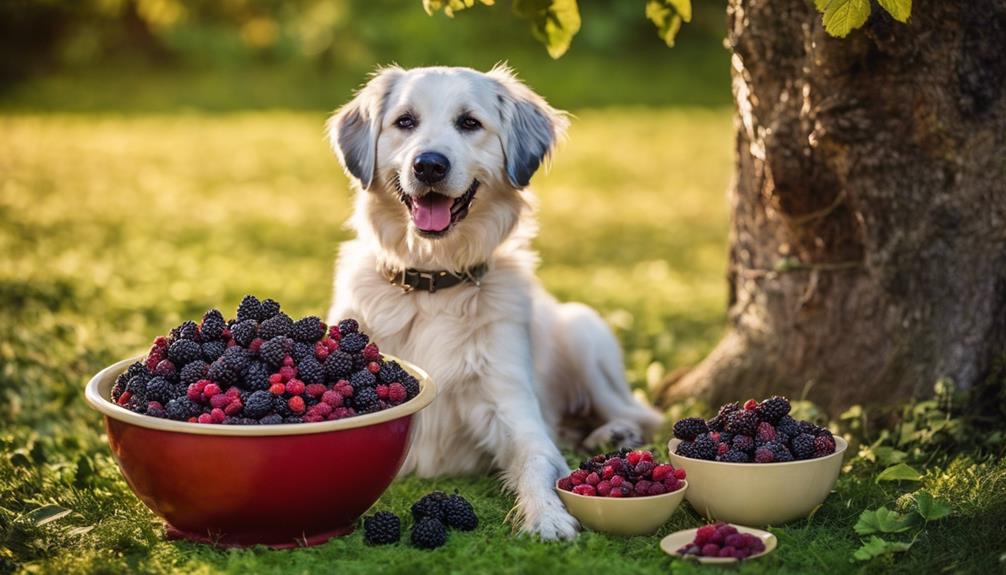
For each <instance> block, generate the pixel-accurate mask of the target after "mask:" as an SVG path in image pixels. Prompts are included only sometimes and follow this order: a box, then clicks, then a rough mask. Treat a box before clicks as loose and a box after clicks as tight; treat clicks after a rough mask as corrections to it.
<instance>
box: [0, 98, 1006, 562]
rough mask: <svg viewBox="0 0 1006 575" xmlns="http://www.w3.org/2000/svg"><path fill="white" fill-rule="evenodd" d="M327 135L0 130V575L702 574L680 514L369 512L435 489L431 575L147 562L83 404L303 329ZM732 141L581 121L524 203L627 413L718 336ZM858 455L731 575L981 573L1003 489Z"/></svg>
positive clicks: (689, 517) (423, 558)
mask: <svg viewBox="0 0 1006 575" xmlns="http://www.w3.org/2000/svg"><path fill="white" fill-rule="evenodd" d="M323 120H324V115H323V114H321V113H312V112H296V113H294V112H246V113H232V114H220V115H208V114H199V113H188V114H187V113H179V114H168V115H132V116H126V117H123V116H116V115H110V114H109V115H105V114H95V113H89V114H74V115H58V114H44V115H31V114H24V115H12V114H8V115H6V116H0V135H2V137H0V253H3V254H4V257H3V258H0V310H2V311H0V319H2V321H0V394H2V401H0V424H2V430H0V442H2V445H3V457H2V458H0V572H8V571H18V570H23V571H25V572H32V573H36V572H37V573H121V572H142V573H168V572H184V573H220V572H225V573H316V572H339V573H371V572H387V573H420V572H429V573H455V572H457V573H462V572H466V573H467V572H480V571H484V572H500V573H539V572H553V573H557V572H564V573H583V572H588V571H589V572H600V573H623V572H624V573H630V572H631V573H659V572H667V571H668V570H669V569H673V571H674V572H681V573H711V572H716V571H715V570H713V569H707V568H699V567H696V566H694V565H691V564H686V563H683V562H680V561H673V560H672V559H670V558H669V557H666V556H664V555H663V554H662V553H661V552H660V551H659V549H658V547H657V542H658V541H659V537H660V536H661V535H663V534H666V533H669V532H671V531H674V530H676V529H680V528H685V527H690V526H695V525H698V524H700V519H699V518H698V517H697V515H696V514H695V513H694V512H692V511H691V510H690V509H689V508H687V506H685V507H684V508H683V509H682V510H681V511H679V512H678V513H676V514H675V516H674V517H673V519H672V520H671V521H670V522H669V523H668V524H667V525H666V526H665V527H663V528H662V529H661V531H660V533H658V535H656V536H652V537H635V538H628V539H619V538H613V537H607V536H603V535H598V534H594V533H584V534H582V535H581V536H580V537H579V538H578V539H577V540H576V541H574V542H569V543H552V544H543V543H540V542H537V541H535V540H533V539H530V538H525V537H518V536H515V535H513V534H512V533H511V527H510V526H509V525H508V524H506V522H505V521H504V517H505V516H506V514H507V511H508V510H509V509H510V507H511V506H512V499H511V498H510V497H509V496H508V495H506V494H503V493H501V492H500V490H499V487H498V483H497V482H496V481H495V480H494V479H493V478H491V477H485V478H450V479H443V480H437V481H428V480H416V479H405V480H402V481H398V482H396V483H395V484H394V485H393V486H392V488H391V489H389V491H388V492H387V493H386V494H385V495H384V497H382V499H381V500H380V501H379V502H378V503H377V505H376V508H377V509H390V510H393V511H396V512H398V513H399V514H407V511H408V507H409V505H410V504H411V502H412V501H414V500H415V499H416V498H417V497H418V496H419V495H420V494H422V493H425V492H428V491H430V490H433V489H444V490H453V489H458V490H460V491H461V492H462V493H463V494H464V495H466V496H467V497H469V498H470V499H471V500H472V501H473V502H474V504H475V507H476V509H477V511H478V512H479V514H480V518H481V520H482V526H481V527H480V528H479V529H478V530H477V531H475V532H474V533H469V534H464V533H462V534H457V533H455V534H452V535H451V538H450V540H449V542H448V544H447V546H446V547H444V548H442V549H439V550H437V551H433V552H423V551H418V550H414V549H412V548H410V547H408V546H405V545H396V546H392V547H387V548H370V547H367V546H365V545H364V544H363V542H362V538H361V535H360V533H359V532H357V533H354V534H352V535H350V536H348V537H345V538H342V539H337V540H333V541H331V542H329V543H327V544H325V545H321V546H318V547H314V548H307V549H297V550H294V551H270V550H267V549H251V550H242V551H218V550H215V549H212V548H208V547H203V546H199V545H193V544H188V543H181V542H167V541H164V540H163V539H162V528H161V524H160V523H159V521H158V520H157V519H156V518H155V517H154V516H153V515H152V514H151V513H150V512H149V511H148V510H147V509H146V508H145V507H144V506H143V505H142V504H141V503H140V502H139V501H138V500H137V499H136V498H135V497H134V496H133V495H132V494H131V492H130V491H129V489H128V488H127V486H126V484H125V483H124V481H123V480H122V479H121V477H120V475H119V473H118V470H117V468H116V467H115V464H114V462H113V461H112V459H111V456H110V453H109V451H108V448H107V445H106V444H105V440H104V437H103V436H102V433H101V426H100V419H99V418H98V417H97V416H96V415H95V414H94V413H92V412H91V411H89V410H88V409H87V407H86V406H85V405H84V402H83V399H82V394H81V390H82V388H83V384H84V382H85V381H86V379H87V378H88V376H89V375H90V374H92V373H94V372H95V371H97V370H98V369H100V368H101V367H103V366H104V365H107V364H109V363H111V362H113V361H115V360H117V359H120V358H123V357H126V356H129V355H131V354H134V353H138V352H140V351H142V350H143V349H144V348H145V346H146V345H147V343H148V342H149V340H150V339H151V338H152V337H154V336H155V335H157V334H159V333H162V332H164V331H165V330H166V329H167V328H168V327H170V326H172V325H175V324H177V323H179V322H180V321H181V320H183V319H187V318H194V317H196V316H197V315H199V314H201V313H202V311H204V310H205V309H206V308H208V307H212V306H220V307H222V308H223V309H225V310H233V308H234V307H235V305H236V303H237V302H238V301H239V299H240V297H241V296H242V295H243V294H244V293H256V294H260V295H263V296H267V297H273V298H275V299H277V300H279V301H282V302H283V303H284V307H287V308H289V309H290V311H291V313H293V314H307V313H315V314H320V315H322V314H323V311H324V310H325V309H326V306H327V304H328V301H329V297H330V293H329V292H330V283H331V274H332V260H333V257H334V254H335V250H336V248H337V246H338V243H339V242H340V241H341V240H344V239H346V238H347V237H348V232H347V231H346V230H345V229H344V228H343V222H344V221H345V219H346V217H347V216H348V213H349V207H350V198H349V194H348V191H347V182H346V179H345V177H344V176H343V174H342V172H341V170H340V168H339V166H338V164H337V162H336V160H335V158H334V157H333V155H332V154H331V153H330V152H329V151H328V150H327V149H326V147H325V143H324V141H323V138H322V133H321V124H322V122H323ZM731 134H732V122H731V118H730V113H729V111H728V110H725V109H675V110H667V109H650V108H625V109H617V108H612V109H604V110H585V111H582V112H580V113H579V114H578V117H577V118H576V120H575V121H574V127H573V129H572V131H571V134H570V139H569V141H568V143H567V144H565V145H564V146H563V148H562V149H561V150H560V152H559V154H558V155H557V157H556V160H555V162H554V165H553V168H552V171H551V172H550V173H549V174H547V175H539V176H538V177H537V179H536V189H537V190H538V192H539V195H540V199H541V202H540V219H541V223H542V232H541V235H540V238H539V240H538V241H537V247H538V249H539V250H540V251H541V254H542V257H543V264H542V266H541V272H540V276H541V278H542V280H543V281H544V283H545V284H546V285H547V286H548V287H549V288H550V289H551V290H552V291H553V292H554V293H556V294H557V295H558V296H559V297H560V298H562V299H577V300H580V301H584V302H586V303H588V304H591V305H593V306H595V307H596V308H597V309H599V310H600V311H601V312H602V313H603V314H604V316H605V317H606V318H607V319H608V321H609V322H610V324H611V325H612V326H613V328H614V329H615V330H616V332H617V334H618V336H619V338H620V340H621V341H622V343H623V345H624V347H625V350H626V362H627V366H626V369H627V373H628V375H629V378H630V381H631V382H632V384H633V385H634V386H635V387H637V388H639V389H640V390H643V391H645V390H646V389H647V386H648V385H650V384H653V383H655V382H657V381H659V380H660V378H661V377H662V375H663V374H664V373H665V372H666V371H667V370H670V369H674V368H676V367H679V366H681V365H687V364H689V363H692V362H695V361H697V360H698V359H700V358H701V357H702V355H703V354H704V353H705V352H706V351H708V350H709V349H710V348H711V346H712V345H713V344H714V343H715V341H716V339H717V337H718V336H719V335H720V334H721V333H722V330H723V329H724V325H725V320H724V311H725V300H726V282H725V265H726V248H727V228H728V208H727V201H726V196H725V193H726V190H727V187H728V185H729V180H730V174H731V168H732V165H731V154H732V136H731ZM804 408H805V409H806V406H804ZM701 409H702V406H699V405H684V406H675V408H673V409H672V413H673V414H680V413H682V412H683V411H685V410H701ZM873 437H876V435H874V436H873ZM660 439H661V442H658V443H657V444H656V445H660V444H661V443H662V442H663V441H664V440H666V436H664V437H662V438H660ZM906 451H908V450H907V449H906ZM864 453H865V454H866V455H867V457H864V458H857V459H856V460H855V461H852V462H850V464H849V468H848V472H847V473H845V474H844V475H843V476H842V478H841V479H840V481H839V484H838V487H837V489H836V492H835V493H833V494H832V495H831V496H830V497H829V498H828V500H827V501H826V502H825V504H824V505H823V506H822V507H821V508H820V509H818V510H817V512H816V513H814V515H813V516H812V518H810V519H808V520H803V521H799V522H795V523H793V524H790V525H787V526H786V527H783V528H774V529H773V532H775V533H776V534H777V535H778V537H779V539H780V547H779V550H778V551H777V552H776V553H775V554H773V555H772V556H770V557H767V558H764V559H759V560H758V561H755V562H752V563H750V564H746V565H744V566H743V567H741V568H740V569H739V571H740V572H743V573H770V572H773V573H774V572H787V573H821V572H829V573H832V572H834V573H844V572H848V573H854V572H878V573H880V572H905V573H909V572H916V573H924V572H935V571H948V572H970V573H989V572H994V571H997V570H1001V569H1002V568H1003V562H1002V559H1001V558H1000V554H1002V553H1004V552H1006V528H1004V524H1003V521H1002V518H1003V517H1004V516H1006V463H1003V461H1002V460H1001V459H999V458H995V457H992V456H990V455H988V454H987V453H986V452H982V451H972V452H967V453H964V454H960V453H956V454H955V453H948V452H946V451H941V452H939V453H934V454H932V455H931V456H928V457H927V458H926V459H925V460H923V461H921V462H915V460H913V461H912V462H913V464H914V465H915V466H916V467H917V468H919V469H920V470H921V471H922V472H923V477H922V478H921V479H920V480H919V481H907V482H906V481H902V482H877V481H875V479H876V476H877V474H878V472H879V471H880V470H881V469H883V460H884V459H885V458H888V459H889V458H890V457H891V453H890V452H882V451H879V450H878V451H877V452H876V453H874V452H873V451H870V450H867V451H865V452H864ZM877 453H880V454H881V456H880V457H879V459H880V460H881V461H880V462H877V463H874V462H871V461H870V456H876V454H877ZM580 455H582V454H575V453H569V457H570V461H571V462H573V461H575V460H576V458H577V457H579V456H580ZM920 459H922V458H919V457H916V460H920ZM744 488H745V487H744V486H738V489H744ZM920 489H924V490H926V491H927V492H929V493H931V494H932V495H934V496H937V497H939V498H941V499H943V500H945V501H947V502H948V503H949V504H950V505H951V507H952V513H951V514H950V516H949V517H948V518H945V519H943V520H941V521H939V522H935V523H932V524H929V525H927V526H925V527H924V528H920V529H918V530H917V541H916V543H915V544H914V546H913V547H912V548H911V549H910V550H909V551H907V552H905V553H900V554H897V555H886V556H883V557H880V558H877V559H874V560H873V561H870V562H857V561H854V560H853V558H852V554H853V552H854V551H855V550H856V549H857V548H858V547H859V546H860V544H861V537H860V536H859V535H857V533H856V532H855V531H854V530H853V526H854V525H855V524H856V522H857V519H858V518H859V516H860V513H861V512H862V511H863V510H865V509H868V508H870V509H875V508H877V507H880V506H887V507H889V508H892V509H900V510H902V511H904V510H906V509H908V508H910V506H911V502H910V498H909V497H906V494H909V493H913V492H916V491H918V490H920ZM752 496H756V494H752ZM46 505H58V506H60V507H62V508H65V509H68V510H70V513H69V514H67V515H65V516H63V517H61V518H59V519H57V520H55V521H51V522H48V523H45V522H43V521H40V519H41V517H42V516H41V515H40V514H39V513H40V512H38V511H36V510H37V509H38V508H40V507H43V506H46ZM913 533H916V531H912V532H909V535H911V534H913ZM895 538H896V537H895ZM903 538H904V537H903ZM730 572H732V571H730Z"/></svg>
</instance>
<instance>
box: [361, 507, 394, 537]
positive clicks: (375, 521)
mask: <svg viewBox="0 0 1006 575" xmlns="http://www.w3.org/2000/svg"><path fill="white" fill-rule="evenodd" d="M401 536H402V520H401V519H399V518H398V516H397V515H395V514H394V513H391V512H390V511H379V512H377V513H375V514H373V515H371V516H370V517H367V518H366V519H364V520H363V540H364V541H366V542H367V543H368V544H370V545H387V544H389V543H397V542H398V540H399V539H400V538H401Z"/></svg>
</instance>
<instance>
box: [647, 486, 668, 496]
mask: <svg viewBox="0 0 1006 575" xmlns="http://www.w3.org/2000/svg"><path fill="white" fill-rule="evenodd" d="M664 493H667V488H666V487H664V484H663V483H651V484H650V489H649V490H648V491H647V492H646V494H647V495H663V494H664Z"/></svg>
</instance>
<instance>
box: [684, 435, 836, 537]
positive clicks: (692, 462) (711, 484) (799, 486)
mask: <svg viewBox="0 0 1006 575" xmlns="http://www.w3.org/2000/svg"><path fill="white" fill-rule="evenodd" d="M679 443H681V440H680V439H672V440H671V441H670V443H668V444H667V447H668V449H669V450H670V457H671V464H672V465H674V467H675V468H682V469H684V470H685V472H687V473H688V481H689V482H690V483H691V486H692V488H691V489H689V490H688V495H687V498H688V503H690V504H691V505H692V507H693V508H694V509H695V511H696V512H697V513H698V514H699V515H701V516H703V517H709V518H712V519H715V520H717V521H724V522H727V523H735V524H739V525H759V526H763V525H781V524H783V523H786V522H787V521H793V520H794V519H801V518H804V517H807V515H809V514H810V513H811V512H812V511H813V510H814V509H815V508H816V507H817V506H818V505H820V504H821V503H822V502H824V500H825V498H827V497H828V494H829V493H831V490H832V489H833V488H834V487H835V482H836V481H837V480H838V475H839V473H840V472H841V471H842V455H843V454H844V453H845V450H846V448H847V447H848V446H849V444H848V443H847V442H846V441H845V440H844V439H842V438H841V437H838V436H836V437H835V453H832V454H831V455H827V456H825V457H818V458H816V459H804V460H801V461H787V462H785V463H724V462H722V461H707V460H704V459H692V458H690V457H682V456H681V455H678V454H676V453H675V452H674V450H675V449H676V448H677V447H678V444H679Z"/></svg>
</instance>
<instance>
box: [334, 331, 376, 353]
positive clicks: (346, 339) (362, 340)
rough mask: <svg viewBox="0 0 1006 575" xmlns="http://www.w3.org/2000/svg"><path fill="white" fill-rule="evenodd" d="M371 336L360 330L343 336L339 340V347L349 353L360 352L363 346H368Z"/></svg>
mask: <svg viewBox="0 0 1006 575" xmlns="http://www.w3.org/2000/svg"><path fill="white" fill-rule="evenodd" d="M369 341H370V338H369V337H367V336H366V334H362V333H359V332H353V333H349V334H346V335H343V336H342V339H341V340H339V349H341V350H342V351H345V352H347V353H360V351H361V350H363V348H365V347H367V343H368V342H369Z"/></svg>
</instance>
